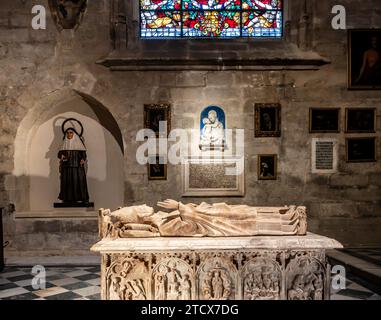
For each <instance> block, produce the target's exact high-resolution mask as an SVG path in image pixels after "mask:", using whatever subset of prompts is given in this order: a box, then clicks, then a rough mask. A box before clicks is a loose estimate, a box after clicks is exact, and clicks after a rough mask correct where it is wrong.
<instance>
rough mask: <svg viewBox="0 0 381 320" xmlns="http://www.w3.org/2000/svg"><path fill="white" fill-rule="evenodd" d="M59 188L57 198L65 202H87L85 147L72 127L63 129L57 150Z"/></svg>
mask: <svg viewBox="0 0 381 320" xmlns="http://www.w3.org/2000/svg"><path fill="white" fill-rule="evenodd" d="M58 159H59V160H60V165H59V170H60V180H61V181H60V182H61V190H60V194H59V197H58V198H59V199H60V200H61V201H62V202H63V203H66V204H73V205H75V204H76V203H84V204H86V203H88V202H89V194H88V190H87V181H86V169H85V165H86V160H87V155H86V147H85V144H84V142H83V140H82V139H81V137H80V136H79V135H78V133H77V132H76V130H75V129H74V128H68V129H66V130H65V136H64V141H63V145H62V147H61V149H60V150H59V152H58Z"/></svg>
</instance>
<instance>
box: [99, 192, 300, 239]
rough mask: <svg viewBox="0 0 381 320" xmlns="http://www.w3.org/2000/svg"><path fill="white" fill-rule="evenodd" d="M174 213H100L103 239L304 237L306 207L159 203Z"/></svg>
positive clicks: (127, 209)
mask: <svg viewBox="0 0 381 320" xmlns="http://www.w3.org/2000/svg"><path fill="white" fill-rule="evenodd" d="M158 206H160V207H162V208H165V209H168V210H172V211H171V212H169V213H167V212H163V211H159V212H157V213H155V212H154V210H153V208H151V207H148V206H147V205H141V206H132V207H125V208H121V209H119V210H117V211H114V212H111V211H110V210H102V211H101V212H100V230H101V231H102V235H101V236H102V237H110V238H118V237H120V238H128V237H160V236H161V237H190V236H191V237H192V236H193V237H229V236H255V235H305V234H306V232H307V222H306V220H307V215H306V208H305V207H296V206H286V207H268V208H266V207H263V208H261V207H250V206H247V205H228V204H226V203H215V204H208V203H205V202H203V203H201V204H200V205H195V204H193V203H190V204H183V203H181V202H177V201H175V200H165V201H163V202H158Z"/></svg>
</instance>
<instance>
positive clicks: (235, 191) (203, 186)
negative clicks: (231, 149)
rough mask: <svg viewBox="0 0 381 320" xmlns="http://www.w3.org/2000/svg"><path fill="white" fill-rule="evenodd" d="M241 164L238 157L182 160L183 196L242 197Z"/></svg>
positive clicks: (242, 176)
mask: <svg viewBox="0 0 381 320" xmlns="http://www.w3.org/2000/svg"><path fill="white" fill-rule="evenodd" d="M243 163H244V160H243V159H241V158H240V157H225V158H213V159H209V158H192V157H190V158H185V159H183V164H182V166H183V168H182V178H183V196H192V197H194V196H196V197H199V196H205V197H210V196H215V197H218V196H244V169H243V166H244V164H243ZM240 168H242V170H237V172H236V173H237V174H235V175H230V174H227V170H229V169H230V170H233V171H234V170H236V169H240Z"/></svg>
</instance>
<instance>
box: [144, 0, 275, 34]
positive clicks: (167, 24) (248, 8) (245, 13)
mask: <svg viewBox="0 0 381 320" xmlns="http://www.w3.org/2000/svg"><path fill="white" fill-rule="evenodd" d="M139 1H140V35H141V37H142V38H237V37H247V38H264V37H270V38H280V37H282V27H283V0H139Z"/></svg>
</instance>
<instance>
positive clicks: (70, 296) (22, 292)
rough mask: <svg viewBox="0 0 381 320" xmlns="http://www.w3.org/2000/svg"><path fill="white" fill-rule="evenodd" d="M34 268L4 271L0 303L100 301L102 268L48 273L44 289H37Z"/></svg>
mask: <svg viewBox="0 0 381 320" xmlns="http://www.w3.org/2000/svg"><path fill="white" fill-rule="evenodd" d="M31 272H32V269H31V268H15V267H8V268H5V269H4V271H3V272H2V273H0V299H13V300H99V299H100V278H99V277H100V270H99V267H62V268H60V267H51V268H47V269H46V281H45V289H34V288H33V286H32V279H33V278H34V275H33V274H32V273H31Z"/></svg>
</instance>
